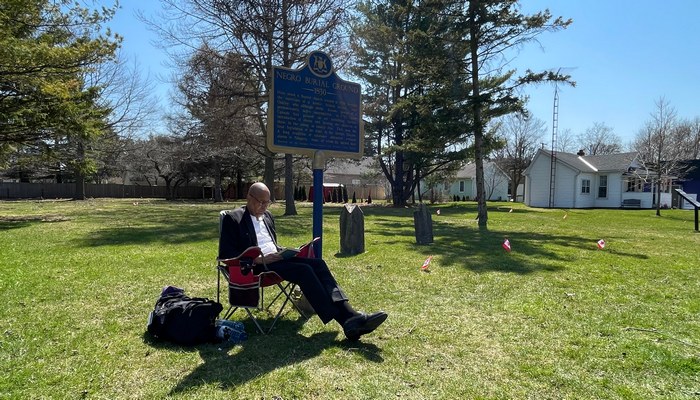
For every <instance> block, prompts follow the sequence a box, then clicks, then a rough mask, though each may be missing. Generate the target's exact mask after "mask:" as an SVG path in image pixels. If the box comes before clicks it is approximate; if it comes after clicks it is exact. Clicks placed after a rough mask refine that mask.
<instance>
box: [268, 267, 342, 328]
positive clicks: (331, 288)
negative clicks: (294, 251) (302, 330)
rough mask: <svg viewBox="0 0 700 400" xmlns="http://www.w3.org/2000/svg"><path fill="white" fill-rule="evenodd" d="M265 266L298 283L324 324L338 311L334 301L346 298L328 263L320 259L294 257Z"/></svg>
mask: <svg viewBox="0 0 700 400" xmlns="http://www.w3.org/2000/svg"><path fill="white" fill-rule="evenodd" d="M267 268H268V269H269V270H270V271H274V272H276V273H277V274H278V275H279V276H281V277H282V278H283V279H284V280H286V281H289V282H292V283H295V284H297V285H299V288H300V289H301V291H302V292H304V296H306V298H307V299H308V300H309V303H310V304H311V306H312V307H313V308H314V311H316V314H317V315H318V317H319V318H321V321H323V323H324V324H327V323H328V322H330V321H331V320H332V319H333V318H334V317H335V316H336V314H337V313H338V305H337V304H335V303H338V302H344V301H347V300H348V298H347V296H345V293H343V291H342V290H341V289H340V287H339V286H338V283H337V282H336V281H335V278H334V277H333V274H331V271H330V270H329V269H328V265H326V262H325V261H323V260H321V259H317V258H297V257H294V258H291V259H289V260H281V261H277V262H274V263H272V264H268V265H267Z"/></svg>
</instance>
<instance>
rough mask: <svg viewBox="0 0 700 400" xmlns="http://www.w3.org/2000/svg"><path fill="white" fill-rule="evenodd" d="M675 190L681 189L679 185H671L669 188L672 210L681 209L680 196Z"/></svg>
mask: <svg viewBox="0 0 700 400" xmlns="http://www.w3.org/2000/svg"><path fill="white" fill-rule="evenodd" d="M676 189H683V187H682V186H681V185H673V186H672V187H671V206H672V207H673V208H681V196H680V195H679V194H678V192H676Z"/></svg>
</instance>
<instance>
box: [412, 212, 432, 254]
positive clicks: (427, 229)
mask: <svg viewBox="0 0 700 400" xmlns="http://www.w3.org/2000/svg"><path fill="white" fill-rule="evenodd" d="M413 224H414V225H415V228H416V243H418V244H429V243H433V218H432V217H431V216H430V212H429V211H428V207H427V206H426V205H425V204H423V203H421V204H420V205H419V206H418V209H417V210H416V211H414V212H413Z"/></svg>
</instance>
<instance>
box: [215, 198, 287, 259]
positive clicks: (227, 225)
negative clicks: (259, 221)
mask: <svg viewBox="0 0 700 400" xmlns="http://www.w3.org/2000/svg"><path fill="white" fill-rule="evenodd" d="M263 223H265V226H266V227H267V230H268V231H269V232H270V235H272V240H273V241H274V242H275V244H277V232H276V231H275V221H274V219H273V218H272V214H270V212H269V211H265V214H264V215H263ZM220 229H221V232H219V258H221V259H226V258H233V257H237V256H238V255H239V254H241V253H242V252H243V251H244V250H245V249H247V248H248V247H251V246H257V245H258V238H257V236H256V235H255V227H254V226H253V221H252V220H251V217H250V213H249V212H248V210H247V209H246V207H245V206H243V207H240V208H237V209H235V210H230V211H222V216H221V226H220Z"/></svg>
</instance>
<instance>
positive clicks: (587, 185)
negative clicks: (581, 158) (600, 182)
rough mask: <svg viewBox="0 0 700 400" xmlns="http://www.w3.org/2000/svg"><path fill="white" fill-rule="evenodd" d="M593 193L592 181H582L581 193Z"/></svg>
mask: <svg viewBox="0 0 700 400" xmlns="http://www.w3.org/2000/svg"><path fill="white" fill-rule="evenodd" d="M590 192H591V180H590V179H581V193H585V194H588V193H590Z"/></svg>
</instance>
